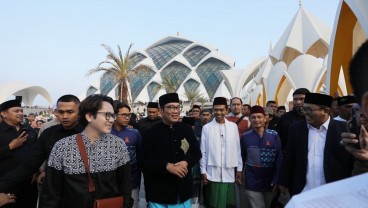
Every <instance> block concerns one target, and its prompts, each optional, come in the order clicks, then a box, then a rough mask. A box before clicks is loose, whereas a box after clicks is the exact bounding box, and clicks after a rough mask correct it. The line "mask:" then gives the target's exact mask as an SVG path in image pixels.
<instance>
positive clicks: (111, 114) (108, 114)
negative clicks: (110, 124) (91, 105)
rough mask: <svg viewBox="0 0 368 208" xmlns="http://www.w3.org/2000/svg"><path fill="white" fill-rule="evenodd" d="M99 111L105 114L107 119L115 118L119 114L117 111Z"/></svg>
mask: <svg viewBox="0 0 368 208" xmlns="http://www.w3.org/2000/svg"><path fill="white" fill-rule="evenodd" d="M97 113H102V114H105V118H106V120H110V118H112V119H114V120H115V119H116V116H117V115H116V114H115V113H110V112H97Z"/></svg>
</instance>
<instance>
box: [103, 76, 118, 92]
mask: <svg viewBox="0 0 368 208" xmlns="http://www.w3.org/2000/svg"><path fill="white" fill-rule="evenodd" d="M117 83H118V82H117V81H115V77H114V75H113V73H112V72H106V73H105V74H103V75H102V78H101V81H100V89H101V94H103V95H107V94H109V92H110V91H111V90H112V88H114V86H115V85H116V84H117Z"/></svg>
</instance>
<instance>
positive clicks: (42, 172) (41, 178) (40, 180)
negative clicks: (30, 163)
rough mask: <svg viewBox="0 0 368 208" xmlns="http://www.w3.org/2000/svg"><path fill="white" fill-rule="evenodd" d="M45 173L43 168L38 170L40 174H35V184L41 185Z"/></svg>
mask: <svg viewBox="0 0 368 208" xmlns="http://www.w3.org/2000/svg"><path fill="white" fill-rule="evenodd" d="M45 175H46V173H45V171H44V170H41V171H40V174H38V176H37V184H38V185H42V184H43V179H45Z"/></svg>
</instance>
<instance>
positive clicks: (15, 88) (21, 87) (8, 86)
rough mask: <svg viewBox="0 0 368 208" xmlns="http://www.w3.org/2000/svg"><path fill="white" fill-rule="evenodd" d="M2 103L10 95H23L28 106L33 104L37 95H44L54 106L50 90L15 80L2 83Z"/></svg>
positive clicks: (0, 96)
mask: <svg viewBox="0 0 368 208" xmlns="http://www.w3.org/2000/svg"><path fill="white" fill-rule="evenodd" d="M0 89H1V91H0V103H3V102H5V101H7V100H8V99H9V97H10V96H12V95H14V96H22V102H23V103H24V105H26V106H32V105H33V101H34V99H35V98H36V96H37V95H40V96H42V97H43V98H45V100H46V101H47V102H48V104H49V105H50V106H52V99H51V96H50V94H49V92H48V91H47V90H46V89H45V88H43V87H40V86H33V85H30V84H27V83H24V82H20V81H13V82H8V83H3V84H0Z"/></svg>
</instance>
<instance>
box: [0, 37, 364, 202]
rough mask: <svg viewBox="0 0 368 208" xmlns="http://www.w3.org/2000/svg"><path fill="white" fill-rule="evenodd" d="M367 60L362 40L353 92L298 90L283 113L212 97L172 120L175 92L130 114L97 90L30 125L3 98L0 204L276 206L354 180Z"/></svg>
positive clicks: (67, 99) (353, 68) (360, 170)
mask: <svg viewBox="0 0 368 208" xmlns="http://www.w3.org/2000/svg"><path fill="white" fill-rule="evenodd" d="M367 55H368V42H367V43H365V44H363V45H362V47H361V48H360V49H359V50H358V52H357V53H356V55H355V56H354V58H353V60H352V62H351V64H350V75H351V76H350V78H351V80H350V81H351V84H352V86H353V90H354V94H355V96H353V95H347V96H342V97H337V98H333V97H331V96H329V95H326V94H321V93H312V92H310V91H309V90H308V89H306V88H299V89H296V90H295V91H294V92H293V101H292V105H291V106H289V111H288V112H286V108H285V107H284V106H278V103H277V102H276V101H273V100H270V101H268V102H267V103H266V106H264V107H263V106H259V105H253V106H251V105H248V104H243V102H242V99H240V98H238V97H233V98H231V99H227V98H225V97H216V98H214V100H213V105H212V107H211V108H204V109H202V108H201V106H198V105H193V106H192V109H191V111H190V115H189V116H186V117H181V116H180V112H181V105H180V101H179V96H178V94H177V93H168V94H164V95H162V96H161V97H160V98H159V102H158V103H156V102H149V103H148V105H147V106H146V107H147V117H146V118H142V119H137V117H136V116H134V114H133V113H132V112H131V107H130V106H129V105H127V104H125V103H122V102H120V101H113V100H112V99H111V98H110V97H108V96H106V95H100V94H96V95H91V96H88V97H87V98H86V99H84V100H83V101H80V100H79V99H78V98H77V97H76V96H74V95H64V96H61V97H60V98H59V99H58V100H57V106H56V108H55V110H54V111H53V114H54V115H55V117H54V119H51V120H48V122H38V121H40V120H42V119H36V118H37V117H36V116H35V115H34V114H29V115H27V119H26V120H24V115H23V109H22V106H21V102H20V101H19V100H9V101H6V102H4V103H2V104H1V105H0V112H1V120H0V206H4V207H16V208H18V207H19V208H20V207H21V208H28V207H29V208H35V207H41V208H51V207H65V208H73V207H75V208H82V207H86V208H92V207H94V206H95V205H96V204H97V202H98V201H100V200H107V201H109V202H113V203H114V206H116V207H125V208H129V207H150V208H176V207H188V208H189V207H199V206H204V207H209V208H225V207H226V208H231V207H251V208H263V207H264V208H269V207H283V206H284V205H285V203H286V202H287V201H288V199H290V197H293V196H295V195H300V194H303V193H305V192H308V191H309V190H313V189H315V188H317V187H321V186H324V185H326V184H329V183H331V182H335V181H339V180H342V179H346V178H350V177H353V176H355V175H358V174H364V173H366V172H367V171H368V133H367V130H366V129H367V128H368V126H367V120H366V118H368V110H367V109H368V84H367V83H368V74H367V71H368V59H367V58H366V57H367ZM86 157H87V158H86ZM120 197H123V200H122V201H120V200H117V199H118V198H120ZM118 203H120V204H118ZM112 208H114V207H112Z"/></svg>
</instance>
